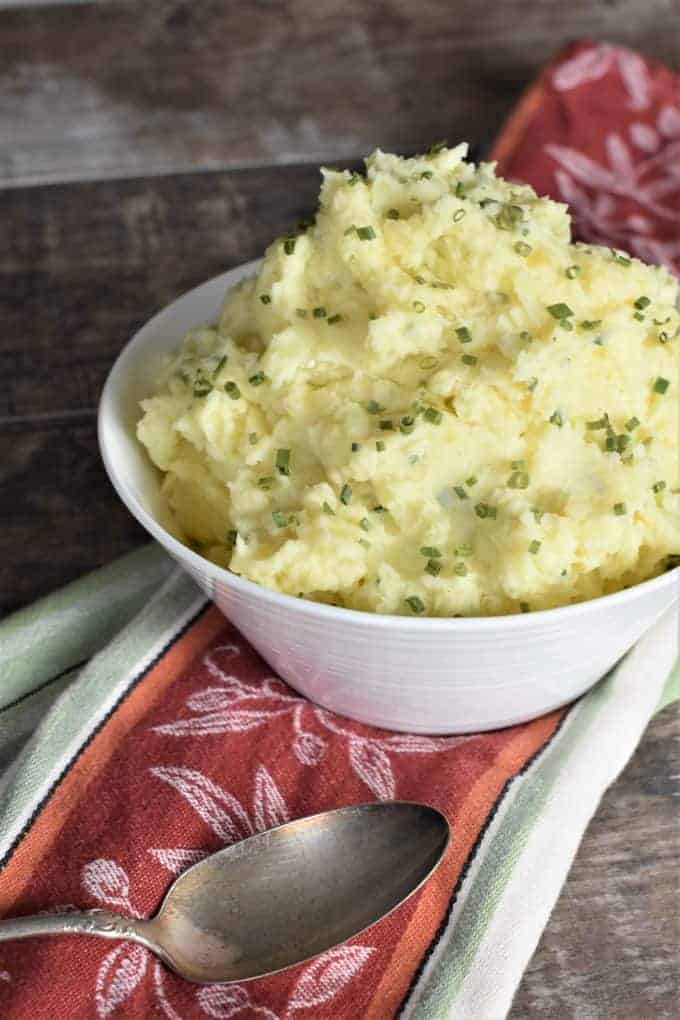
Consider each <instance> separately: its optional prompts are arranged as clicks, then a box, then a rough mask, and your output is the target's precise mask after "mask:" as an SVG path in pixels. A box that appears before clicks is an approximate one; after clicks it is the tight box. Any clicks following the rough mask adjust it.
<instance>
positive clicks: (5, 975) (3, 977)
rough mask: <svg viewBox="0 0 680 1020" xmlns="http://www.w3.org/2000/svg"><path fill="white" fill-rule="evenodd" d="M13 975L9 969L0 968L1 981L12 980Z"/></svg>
mask: <svg viewBox="0 0 680 1020" xmlns="http://www.w3.org/2000/svg"><path fill="white" fill-rule="evenodd" d="M11 980H12V975H11V974H10V972H9V971H8V970H0V981H11Z"/></svg>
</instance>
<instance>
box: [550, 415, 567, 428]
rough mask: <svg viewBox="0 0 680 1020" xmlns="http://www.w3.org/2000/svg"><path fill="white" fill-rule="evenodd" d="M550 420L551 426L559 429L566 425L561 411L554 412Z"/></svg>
mask: <svg viewBox="0 0 680 1020" xmlns="http://www.w3.org/2000/svg"><path fill="white" fill-rule="evenodd" d="M548 420H549V421H550V424H551V425H557V427H558V429H561V428H562V426H563V425H564V416H563V415H562V412H561V411H553V413H552V414H551V415H550V418H549V419H548Z"/></svg>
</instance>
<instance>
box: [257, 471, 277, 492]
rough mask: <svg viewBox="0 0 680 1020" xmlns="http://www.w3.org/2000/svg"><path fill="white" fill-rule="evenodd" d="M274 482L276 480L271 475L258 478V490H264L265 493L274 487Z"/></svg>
mask: <svg viewBox="0 0 680 1020" xmlns="http://www.w3.org/2000/svg"><path fill="white" fill-rule="evenodd" d="M275 481H276V479H275V478H274V476H273V475H265V477H264V478H258V480H257V484H258V486H259V487H260V489H264V490H265V492H267V491H268V490H269V489H271V487H272V486H273V485H274V482H275Z"/></svg>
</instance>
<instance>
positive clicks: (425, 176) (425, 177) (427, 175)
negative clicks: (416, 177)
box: [420, 170, 434, 181]
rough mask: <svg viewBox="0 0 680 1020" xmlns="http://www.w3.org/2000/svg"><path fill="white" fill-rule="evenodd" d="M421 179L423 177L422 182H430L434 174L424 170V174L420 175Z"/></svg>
mask: <svg viewBox="0 0 680 1020" xmlns="http://www.w3.org/2000/svg"><path fill="white" fill-rule="evenodd" d="M420 177H421V180H425V181H430V180H432V178H433V177H434V174H433V173H432V171H431V170H423V172H422V174H421V175H420Z"/></svg>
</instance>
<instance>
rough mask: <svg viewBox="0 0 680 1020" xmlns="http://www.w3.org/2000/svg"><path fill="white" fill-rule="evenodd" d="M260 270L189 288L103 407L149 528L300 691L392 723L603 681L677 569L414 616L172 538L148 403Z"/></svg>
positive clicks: (440, 720)
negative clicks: (263, 580) (190, 339)
mask: <svg viewBox="0 0 680 1020" xmlns="http://www.w3.org/2000/svg"><path fill="white" fill-rule="evenodd" d="M256 265H257V263H250V264H248V265H245V266H240V267H239V268H238V269H234V270H232V271H231V272H228V273H224V274H223V275H221V276H218V277H216V278H215V279H213V280H209V281H208V282H207V283H204V284H203V285H202V286H200V287H196V288H195V289H194V290H192V291H189V293H188V294H185V295H184V296H183V297H181V298H179V299H178V300H177V301H175V302H173V304H171V305H169V306H168V307H167V308H165V309H164V310H163V311H162V312H160V313H159V314H158V315H156V316H155V317H154V318H153V319H151V321H150V322H148V323H147V324H146V325H145V326H144V327H143V328H142V329H141V330H140V331H139V333H137V335H136V336H135V337H134V338H133V339H132V340H131V341H130V343H129V344H128V345H127V347H125V349H124V350H123V352H122V353H121V355H120V357H119V358H118V360H117V361H116V363H115V365H114V366H113V368H112V370H111V373H110V375H109V377H108V380H107V382H106V386H105V387H104V392H103V394H102V398H101V404H100V407H99V443H100V448H101V452H102V456H103V458H104V463H105V465H106V469H107V471H108V473H109V477H110V478H111V481H112V482H113V484H114V486H115V488H116V489H117V491H118V494H119V495H120V497H121V499H122V500H123V502H124V503H125V504H126V505H127V507H128V508H129V510H130V511H131V512H132V513H133V514H134V516H135V517H136V518H137V520H138V521H140V523H141V524H143V525H144V527H145V528H146V529H147V530H148V531H149V532H150V533H151V534H152V535H153V536H154V538H156V539H157V540H158V541H159V542H160V543H161V545H163V546H164V547H165V548H166V549H167V551H168V552H169V553H170V554H171V555H172V556H174V557H175V559H176V560H178V562H179V563H181V564H182V566H183V567H184V568H185V569H186V570H187V571H188V572H189V573H190V574H191V576H192V577H193V578H194V579H195V580H196V582H197V583H198V584H199V585H200V586H201V588H203V590H204V591H205V592H207V594H208V595H209V596H210V597H211V598H212V599H213V600H214V601H215V602H216V604H217V605H218V606H219V608H220V609H221V610H222V612H223V613H224V615H225V616H226V617H227V618H228V619H229V620H231V621H232V622H233V623H234V624H235V625H236V626H237V627H238V629H239V630H240V631H241V632H242V633H243V634H244V635H245V637H246V638H247V639H248V640H249V641H250V642H251V644H253V645H254V646H255V648H257V650H258V652H259V653H260V654H261V655H262V657H263V658H264V659H265V660H266V661H267V662H268V663H269V664H270V666H271V667H272V669H273V670H275V671H276V672H277V673H278V674H279V675H280V676H282V677H283V678H284V679H285V680H287V681H288V683H290V684H291V686H293V687H295V688H296V689H297V690H298V691H301V692H302V693H303V694H306V695H307V696H308V697H309V698H311V699H312V700H313V701H316V702H318V703H319V704H320V705H324V706H325V707H326V708H330V709H332V710H333V711H335V712H339V713H341V714H343V715H346V716H350V717H351V718H353V719H358V720H360V721H362V722H366V723H372V724H374V725H377V726H384V727H386V728H387V729H394V730H408V731H411V732H415V733H465V732H471V731H476V730H488V729H496V728H497V727H501V726H508V725H511V724H513V723H519V722H523V721H525V720H526V719H531V718H533V717H534V716H537V715H540V714H542V713H543V712H547V711H549V710H550V709H553V708H556V707H557V706H558V705H563V704H565V703H566V702H568V701H571V700H573V699H574V698H576V697H577V696H578V695H579V694H582V693H583V692H584V691H585V690H587V689H588V688H589V687H590V686H591V685H592V684H594V683H595V681H596V680H598V679H599V678H600V677H601V676H602V675H603V674H604V673H606V672H607V670H609V669H610V668H611V667H612V666H613V665H614V663H615V662H616V661H617V660H618V659H619V658H620V657H621V656H622V655H623V653H624V652H625V651H627V650H628V649H629V648H630V647H631V645H632V644H633V643H634V642H635V641H636V640H637V639H638V638H639V637H640V635H641V634H642V633H643V631H645V630H646V629H647V628H648V627H649V626H650V625H651V624H652V623H653V622H654V621H655V620H656V618H657V617H658V616H659V615H660V614H661V613H662V612H663V611H664V610H665V609H666V608H668V607H669V606H670V605H671V604H672V603H673V601H674V600H676V599H677V597H678V574H679V573H680V571H679V570H678V569H676V570H673V571H672V572H669V573H666V574H663V575H662V576H660V577H657V578H655V579H654V580H652V581H647V582H645V583H644V584H640V585H637V586H636V587H634V588H630V589H628V590H627V591H622V592H619V593H617V594H615V595H607V596H605V597H604V598H599V599H593V600H592V601H590V602H584V603H579V604H578V605H574V606H568V607H565V608H561V609H550V610H547V611H545V612H535V613H527V614H525V615H518V616H501V617H480V618H476V619H411V618H410V617H404V616H380V615H377V614H375V615H374V614H370V613H358V612H354V611H352V610H346V609H336V608H334V607H333V606H326V605H320V604H318V603H315V602H309V601H305V600H302V599H297V598H292V597H291V596H288V595H280V594H278V593H277V592H273V591H269V590H268V589H266V588H262V587H260V586H259V585H256V584H253V583H252V582H251V581H247V580H245V579H243V578H240V577H235V576H234V575H233V574H230V573H229V572H228V571H227V570H223V569H221V568H220V567H217V566H215V565H214V564H213V563H210V562H209V561H208V560H205V559H203V557H201V556H198V555H197V554H196V553H194V552H192V551H191V550H190V549H187V548H186V546H184V545H182V543H181V542H179V541H177V539H175V538H174V537H173V536H172V534H171V533H170V530H168V529H169V528H171V523H170V521H169V520H168V518H167V514H166V511H165V509H164V507H163V503H162V500H161V499H160V496H159V482H160V475H159V473H158V471H157V470H156V469H155V468H154V467H153V466H152V464H151V462H150V461H149V459H148V457H147V455H146V453H145V451H144V449H143V448H142V447H141V446H140V444H139V443H138V442H137V440H136V438H135V425H136V422H137V421H138V419H139V417H140V409H139V402H140V400H141V399H142V398H143V397H145V396H148V394H149V393H150V392H151V390H152V389H153V385H154V382H155V379H156V377H157V373H158V368H159V364H160V362H161V360H162V358H163V356H164V355H165V354H166V353H167V352H168V351H171V350H173V349H174V348H176V347H177V345H178V344H179V342H180V340H181V338H182V336H183V335H184V333H185V332H186V331H187V330H188V329H189V328H190V327H191V326H195V325H197V324H199V323H207V322H213V321H215V319H216V317H217V314H218V311H219V308H220V306H221V304H222V300H223V297H224V293H225V291H226V290H227V288H228V287H229V286H232V285H233V284H234V283H236V282H237V281H238V280H240V279H241V278H242V277H243V276H245V275H247V274H248V273H250V272H252V271H253V270H254V269H255V267H256Z"/></svg>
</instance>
